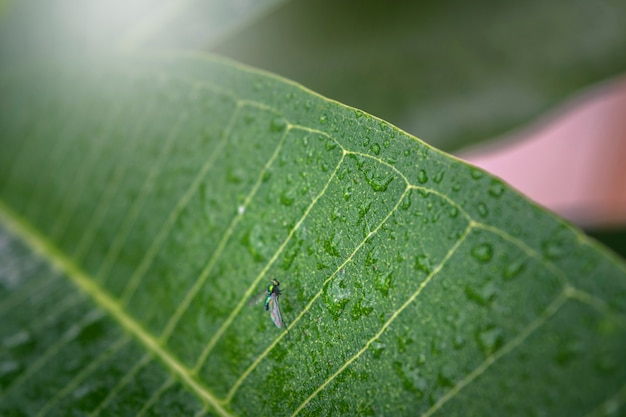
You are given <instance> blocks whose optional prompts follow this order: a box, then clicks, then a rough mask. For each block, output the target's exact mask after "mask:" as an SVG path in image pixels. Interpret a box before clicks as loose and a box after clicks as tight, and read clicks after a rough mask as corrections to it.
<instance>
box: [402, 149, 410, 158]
mask: <svg viewBox="0 0 626 417" xmlns="http://www.w3.org/2000/svg"><path fill="white" fill-rule="evenodd" d="M403 153H404V156H409V155H411V150H410V149H405V150H404V152H403Z"/></svg>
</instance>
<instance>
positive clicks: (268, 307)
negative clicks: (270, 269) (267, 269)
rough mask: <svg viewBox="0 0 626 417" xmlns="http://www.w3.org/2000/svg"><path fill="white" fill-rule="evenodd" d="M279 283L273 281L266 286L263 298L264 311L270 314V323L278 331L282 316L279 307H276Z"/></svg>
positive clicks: (281, 324)
mask: <svg viewBox="0 0 626 417" xmlns="http://www.w3.org/2000/svg"><path fill="white" fill-rule="evenodd" d="M279 285H280V282H278V280H275V279H273V280H272V282H271V284H270V285H268V286H267V295H266V296H265V311H269V312H270V317H271V318H272V321H273V322H274V324H275V325H276V327H278V328H279V329H280V328H281V327H282V326H283V316H282V315H281V314H280V307H279V305H278V297H279V296H280V289H279V288H278V286H279Z"/></svg>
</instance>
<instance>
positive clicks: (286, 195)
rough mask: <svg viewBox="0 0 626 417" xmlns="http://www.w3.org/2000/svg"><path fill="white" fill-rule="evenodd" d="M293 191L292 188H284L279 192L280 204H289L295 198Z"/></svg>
mask: <svg viewBox="0 0 626 417" xmlns="http://www.w3.org/2000/svg"><path fill="white" fill-rule="evenodd" d="M295 194H296V193H295V191H294V190H293V189H289V190H285V191H283V192H282V193H280V204H282V205H283V206H287V207H289V206H291V205H292V204H293V202H294V201H295V200H296V195H295Z"/></svg>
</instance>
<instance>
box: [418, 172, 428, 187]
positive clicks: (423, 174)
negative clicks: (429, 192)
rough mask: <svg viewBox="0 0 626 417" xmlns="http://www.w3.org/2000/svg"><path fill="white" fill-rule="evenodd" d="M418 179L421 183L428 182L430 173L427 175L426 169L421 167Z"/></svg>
mask: <svg viewBox="0 0 626 417" xmlns="http://www.w3.org/2000/svg"><path fill="white" fill-rule="evenodd" d="M417 180H418V181H419V183H420V184H426V183H427V182H428V175H426V171H424V170H423V169H420V170H419V172H418V173H417Z"/></svg>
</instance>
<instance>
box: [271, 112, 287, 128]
mask: <svg viewBox="0 0 626 417" xmlns="http://www.w3.org/2000/svg"><path fill="white" fill-rule="evenodd" d="M286 126H287V120H285V118H284V117H280V116H277V117H274V118H273V119H272V122H271V123H270V130H271V131H272V132H282V131H283V130H285V127H286Z"/></svg>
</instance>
